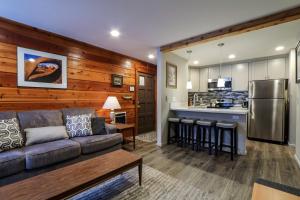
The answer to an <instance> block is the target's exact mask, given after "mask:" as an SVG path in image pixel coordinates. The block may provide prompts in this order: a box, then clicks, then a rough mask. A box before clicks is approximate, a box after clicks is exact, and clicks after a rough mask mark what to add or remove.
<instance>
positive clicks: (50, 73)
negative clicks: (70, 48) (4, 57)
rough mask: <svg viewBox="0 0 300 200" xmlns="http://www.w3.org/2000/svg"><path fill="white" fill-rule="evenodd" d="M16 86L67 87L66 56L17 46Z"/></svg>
mask: <svg viewBox="0 0 300 200" xmlns="http://www.w3.org/2000/svg"><path fill="white" fill-rule="evenodd" d="M17 54H18V86H20V87H40V88H61V89H65V88H67V57H66V56H61V55H56V54H52V53H46V52H42V51H36V50H32V49H26V48H22V47H18V49H17Z"/></svg>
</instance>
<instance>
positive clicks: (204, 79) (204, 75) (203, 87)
mask: <svg viewBox="0 0 300 200" xmlns="http://www.w3.org/2000/svg"><path fill="white" fill-rule="evenodd" d="M207 85H208V68H200V89H199V92H207Z"/></svg>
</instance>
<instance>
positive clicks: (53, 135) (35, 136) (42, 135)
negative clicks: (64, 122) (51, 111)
mask: <svg viewBox="0 0 300 200" xmlns="http://www.w3.org/2000/svg"><path fill="white" fill-rule="evenodd" d="M24 131H25V133H26V146H29V145H33V144H40V143H45V142H51V141H55V140H61V139H66V138H69V136H68V134H67V131H66V127H65V126H47V127H39V128H26V129H25V130H24Z"/></svg>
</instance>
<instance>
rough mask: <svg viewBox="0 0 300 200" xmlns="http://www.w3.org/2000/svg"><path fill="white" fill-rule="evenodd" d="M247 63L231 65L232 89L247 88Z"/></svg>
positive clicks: (242, 89)
mask: <svg viewBox="0 0 300 200" xmlns="http://www.w3.org/2000/svg"><path fill="white" fill-rule="evenodd" d="M248 79H249V78H248V63H240V64H234V65H232V90H233V91H246V90H248Z"/></svg>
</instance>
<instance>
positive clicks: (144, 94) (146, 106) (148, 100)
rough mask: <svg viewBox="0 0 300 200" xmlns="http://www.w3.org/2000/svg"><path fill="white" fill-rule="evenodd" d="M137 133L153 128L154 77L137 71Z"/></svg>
mask: <svg viewBox="0 0 300 200" xmlns="http://www.w3.org/2000/svg"><path fill="white" fill-rule="evenodd" d="M137 76H138V77H137V80H138V92H137V94H138V102H137V109H138V113H137V114H138V133H146V132H150V131H153V130H154V129H155V124H154V123H155V96H154V87H155V85H154V77H153V76H152V75H149V74H144V73H138V74H137Z"/></svg>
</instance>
